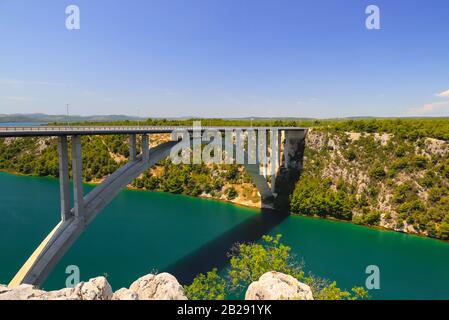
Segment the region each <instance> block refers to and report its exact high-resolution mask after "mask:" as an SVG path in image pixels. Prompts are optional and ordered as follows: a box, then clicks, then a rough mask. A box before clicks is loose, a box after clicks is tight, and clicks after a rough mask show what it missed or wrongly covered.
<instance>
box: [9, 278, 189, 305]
mask: <svg viewBox="0 0 449 320" xmlns="http://www.w3.org/2000/svg"><path fill="white" fill-rule="evenodd" d="M0 300H187V297H186V296H185V294H184V289H183V288H182V286H181V285H180V284H179V282H178V280H176V278H175V277H174V276H172V275H171V274H168V273H161V274H157V275H155V274H148V275H146V276H143V277H141V278H139V279H138V280H136V281H134V282H133V284H132V285H131V287H130V288H129V289H127V288H121V289H119V290H117V291H116V292H115V293H113V292H112V288H111V286H110V284H109V283H108V280H106V278H105V277H98V278H93V279H90V280H89V281H87V282H80V283H79V284H77V285H76V286H75V287H74V288H65V289H61V290H57V291H48V292H47V291H43V290H39V289H37V288H35V287H34V286H32V285H28V284H22V285H20V286H18V287H15V288H8V287H7V286H5V285H0Z"/></svg>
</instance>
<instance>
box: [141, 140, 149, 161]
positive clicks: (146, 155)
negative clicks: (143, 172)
mask: <svg viewBox="0 0 449 320" xmlns="http://www.w3.org/2000/svg"><path fill="white" fill-rule="evenodd" d="M142 159H143V161H146V162H148V161H150V136H149V135H148V134H144V135H142Z"/></svg>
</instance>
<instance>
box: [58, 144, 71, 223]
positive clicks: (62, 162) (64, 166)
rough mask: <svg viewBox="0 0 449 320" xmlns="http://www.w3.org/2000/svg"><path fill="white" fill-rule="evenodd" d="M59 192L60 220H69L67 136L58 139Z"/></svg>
mask: <svg viewBox="0 0 449 320" xmlns="http://www.w3.org/2000/svg"><path fill="white" fill-rule="evenodd" d="M58 158H59V192H60V198H61V220H62V221H66V220H67V219H69V218H70V185H69V179H70V178H69V147H68V143H67V136H60V137H59V138H58Z"/></svg>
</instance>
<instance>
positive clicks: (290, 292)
mask: <svg viewBox="0 0 449 320" xmlns="http://www.w3.org/2000/svg"><path fill="white" fill-rule="evenodd" d="M245 300H313V295H312V290H311V289H310V287H309V286H308V285H306V284H304V283H301V282H299V281H298V280H297V279H295V278H294V277H292V276H290V275H286V274H283V273H280V272H274V271H271V272H267V273H265V274H263V275H262V276H261V277H260V278H259V281H256V282H253V283H251V284H250V286H249V287H248V290H247V291H246V294H245Z"/></svg>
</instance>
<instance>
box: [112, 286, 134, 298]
mask: <svg viewBox="0 0 449 320" xmlns="http://www.w3.org/2000/svg"><path fill="white" fill-rule="evenodd" d="M112 300H139V296H138V295H137V293H135V292H134V291H132V290H130V289H126V288H121V289H119V290H117V291H116V292H114V294H113V296H112Z"/></svg>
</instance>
